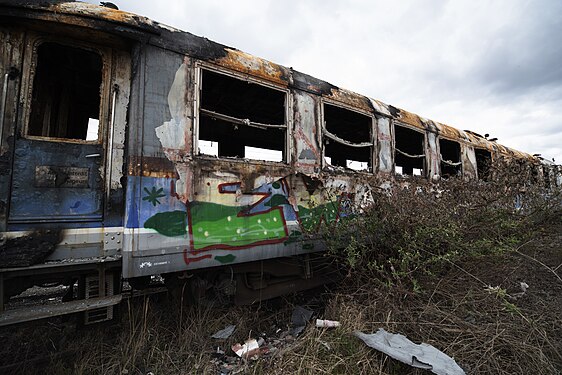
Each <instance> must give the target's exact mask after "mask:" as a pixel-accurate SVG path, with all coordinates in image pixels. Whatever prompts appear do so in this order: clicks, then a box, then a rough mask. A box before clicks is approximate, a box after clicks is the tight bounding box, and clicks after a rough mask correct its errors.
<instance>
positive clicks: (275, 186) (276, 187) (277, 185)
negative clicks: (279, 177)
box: [271, 181, 281, 189]
mask: <svg viewBox="0 0 562 375" xmlns="http://www.w3.org/2000/svg"><path fill="white" fill-rule="evenodd" d="M271 186H272V187H273V188H274V189H279V188H280V187H281V184H280V183H279V181H275V182H274V183H272V184H271Z"/></svg>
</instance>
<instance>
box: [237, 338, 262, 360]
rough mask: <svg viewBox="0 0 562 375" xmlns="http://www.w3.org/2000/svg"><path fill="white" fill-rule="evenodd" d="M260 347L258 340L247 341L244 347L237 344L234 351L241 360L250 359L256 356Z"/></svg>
mask: <svg viewBox="0 0 562 375" xmlns="http://www.w3.org/2000/svg"><path fill="white" fill-rule="evenodd" d="M259 349H260V346H259V344H258V342H257V341H256V339H249V340H246V342H245V343H244V345H240V344H236V345H233V346H232V351H233V352H234V353H236V355H237V356H238V357H240V358H243V357H244V358H248V357H251V356H253V355H254V354H256V353H257V352H258V351H259Z"/></svg>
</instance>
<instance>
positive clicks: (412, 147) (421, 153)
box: [394, 125, 425, 176]
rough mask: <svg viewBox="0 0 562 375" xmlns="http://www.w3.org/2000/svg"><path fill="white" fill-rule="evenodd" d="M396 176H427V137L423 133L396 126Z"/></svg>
mask: <svg viewBox="0 0 562 375" xmlns="http://www.w3.org/2000/svg"><path fill="white" fill-rule="evenodd" d="M394 140H395V151H394V161H395V165H396V169H395V171H396V174H400V175H409V176H425V148H424V144H425V136H424V134H423V133H421V132H418V131H415V130H412V129H409V128H406V127H404V126H399V125H395V126H394Z"/></svg>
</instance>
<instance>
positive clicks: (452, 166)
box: [439, 139, 462, 177]
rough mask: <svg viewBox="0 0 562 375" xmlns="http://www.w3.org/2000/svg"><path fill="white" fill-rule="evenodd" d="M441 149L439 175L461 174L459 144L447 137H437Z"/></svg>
mask: <svg viewBox="0 0 562 375" xmlns="http://www.w3.org/2000/svg"><path fill="white" fill-rule="evenodd" d="M439 150H441V176H442V177H455V176H459V175H460V174H461V170H462V168H461V165H462V162H461V145H460V144H459V143H458V142H454V141H449V140H447V139H439Z"/></svg>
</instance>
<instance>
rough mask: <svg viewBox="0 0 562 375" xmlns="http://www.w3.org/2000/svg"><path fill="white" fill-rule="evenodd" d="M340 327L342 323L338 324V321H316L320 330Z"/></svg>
mask: <svg viewBox="0 0 562 375" xmlns="http://www.w3.org/2000/svg"><path fill="white" fill-rule="evenodd" d="M339 326H340V322H338V321H337V320H323V319H316V327H318V328H334V327H339Z"/></svg>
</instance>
